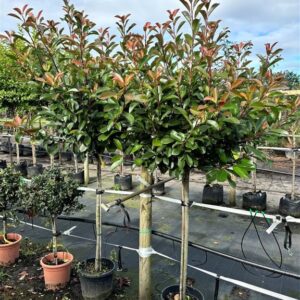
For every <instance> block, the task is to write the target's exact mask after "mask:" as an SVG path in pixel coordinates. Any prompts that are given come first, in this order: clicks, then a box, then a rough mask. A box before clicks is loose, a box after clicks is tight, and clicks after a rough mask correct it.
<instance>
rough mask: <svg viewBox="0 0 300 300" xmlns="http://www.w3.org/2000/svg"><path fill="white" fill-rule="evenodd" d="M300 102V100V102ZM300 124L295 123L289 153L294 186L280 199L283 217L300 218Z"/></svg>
mask: <svg viewBox="0 0 300 300" xmlns="http://www.w3.org/2000/svg"><path fill="white" fill-rule="evenodd" d="M299 102H300V100H299ZM299 125H300V122H299V121H295V123H294V124H293V126H292V146H293V150H292V151H291V152H290V153H289V158H290V159H291V160H292V184H291V193H290V194H286V195H285V196H284V197H282V198H281V199H280V202H279V213H280V214H281V215H283V216H292V217H295V218H300V197H298V196H297V195H295V179H296V161H297V158H298V157H299V149H297V148H296V146H297V145H296V137H295V135H296V130H297V129H298V128H299Z"/></svg>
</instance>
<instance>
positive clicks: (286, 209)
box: [279, 194, 300, 218]
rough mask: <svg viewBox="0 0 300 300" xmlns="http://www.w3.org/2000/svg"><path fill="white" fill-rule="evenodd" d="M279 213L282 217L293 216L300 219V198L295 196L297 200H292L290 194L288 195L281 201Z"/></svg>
mask: <svg viewBox="0 0 300 300" xmlns="http://www.w3.org/2000/svg"><path fill="white" fill-rule="evenodd" d="M279 213H280V214H281V215H282V216H291V217H294V218H300V197H298V196H295V199H294V200H292V199H291V195H290V194H286V195H285V196H284V197H282V198H281V199H280V202H279Z"/></svg>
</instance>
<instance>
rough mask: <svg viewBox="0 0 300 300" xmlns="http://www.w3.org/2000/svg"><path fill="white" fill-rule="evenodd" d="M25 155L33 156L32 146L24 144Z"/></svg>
mask: <svg viewBox="0 0 300 300" xmlns="http://www.w3.org/2000/svg"><path fill="white" fill-rule="evenodd" d="M23 156H32V149H31V147H30V146H25V145H23Z"/></svg>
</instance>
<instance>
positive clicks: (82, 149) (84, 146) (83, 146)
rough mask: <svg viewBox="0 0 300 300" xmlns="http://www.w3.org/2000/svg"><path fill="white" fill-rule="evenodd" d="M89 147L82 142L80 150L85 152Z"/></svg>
mask: <svg viewBox="0 0 300 300" xmlns="http://www.w3.org/2000/svg"><path fill="white" fill-rule="evenodd" d="M87 149H88V147H87V146H86V145H84V144H81V145H80V147H79V151H80V152H85V151H86V150H87Z"/></svg>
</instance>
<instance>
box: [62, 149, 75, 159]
mask: <svg viewBox="0 0 300 300" xmlns="http://www.w3.org/2000/svg"><path fill="white" fill-rule="evenodd" d="M72 158H73V153H72V152H69V151H67V152H62V153H61V159H62V160H63V161H71V160H72Z"/></svg>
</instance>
